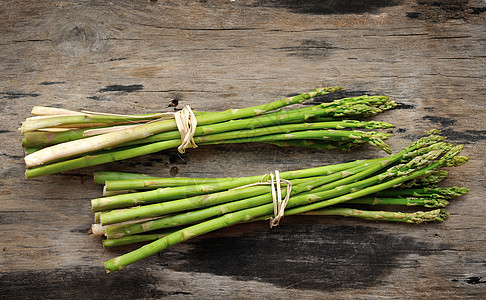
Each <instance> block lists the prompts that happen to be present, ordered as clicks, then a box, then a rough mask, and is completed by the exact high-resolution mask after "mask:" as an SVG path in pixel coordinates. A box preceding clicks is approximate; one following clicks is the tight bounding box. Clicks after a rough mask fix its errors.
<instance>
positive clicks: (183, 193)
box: [91, 159, 380, 212]
mask: <svg viewBox="0 0 486 300" xmlns="http://www.w3.org/2000/svg"><path fill="white" fill-rule="evenodd" d="M379 161H380V159H376V160H370V161H369V162H366V161H355V162H350V163H344V164H339V165H333V166H324V167H317V168H310V169H303V170H298V171H288V172H282V173H280V177H281V178H282V179H297V178H306V177H313V176H319V175H325V174H330V173H336V172H340V171H343V170H346V169H348V168H349V167H350V166H356V167H361V168H363V167H365V166H367V165H368V164H369V163H379ZM361 168H360V169H361ZM343 174H352V173H351V172H347V173H343ZM338 176H341V175H339V174H338ZM261 179H262V176H260V175H259V176H250V177H241V178H234V179H232V180H229V181H224V182H220V183H215V184H207V185H190V186H181V187H173V188H158V189H156V190H151V191H146V192H140V193H132V194H127V195H116V196H112V197H104V198H96V199H93V200H92V201H91V206H92V209H93V211H95V212H96V211H103V210H110V209H115V208H123V207H130V206H133V205H141V204H148V203H154V202H160V201H167V200H175V199H182V198H185V197H189V196H196V195H202V194H209V193H214V192H219V191H224V190H228V189H232V188H236V187H240V186H243V185H247V184H253V183H255V182H259V181H261ZM154 181H155V180H154ZM138 182H140V181H139V180H133V181H131V183H132V184H131V185H123V186H122V189H134V188H135V189H136V188H137V186H136V184H137V183H138ZM133 183H135V184H133ZM142 184H143V185H144V186H145V185H146V181H142ZM151 184H152V186H155V183H153V182H151Z"/></svg>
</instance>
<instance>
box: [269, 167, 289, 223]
mask: <svg viewBox="0 0 486 300" xmlns="http://www.w3.org/2000/svg"><path fill="white" fill-rule="evenodd" d="M269 183H270V185H271V186H272V199H273V215H274V217H273V218H270V228H272V227H274V226H278V224H279V222H280V219H282V218H283V216H284V212H285V208H286V207H287V204H288V203H289V199H290V193H291V192H292V183H291V182H290V181H289V180H286V179H281V178H280V172H279V171H278V170H275V173H274V174H273V173H270V181H269ZM281 183H284V184H286V185H287V192H286V193H285V198H284V199H283V200H282V190H281V188H280V184H281Z"/></svg>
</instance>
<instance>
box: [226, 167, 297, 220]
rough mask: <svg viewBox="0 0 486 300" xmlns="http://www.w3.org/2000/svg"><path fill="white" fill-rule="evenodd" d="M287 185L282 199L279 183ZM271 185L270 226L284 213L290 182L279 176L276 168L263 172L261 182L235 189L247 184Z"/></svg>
mask: <svg viewBox="0 0 486 300" xmlns="http://www.w3.org/2000/svg"><path fill="white" fill-rule="evenodd" d="M268 177H270V180H266V181H265V179H266V178H268ZM282 183H283V184H286V185H287V193H286V194H285V197H284V199H283V200H282V190H281V184H282ZM268 184H269V185H271V186H272V200H273V216H274V217H273V218H270V228H272V227H274V226H278V224H279V222H280V220H281V219H282V218H283V216H284V213H285V208H286V207H287V204H288V203H289V199H290V193H291V192H292V182H290V181H289V180H287V179H282V178H280V173H279V171H278V170H275V173H270V174H265V175H263V177H262V179H261V182H255V183H251V184H247V185H244V186H240V187H237V188H235V189H241V188H245V187H249V186H255V185H268Z"/></svg>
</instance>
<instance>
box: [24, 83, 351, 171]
mask: <svg viewBox="0 0 486 300" xmlns="http://www.w3.org/2000/svg"><path fill="white" fill-rule="evenodd" d="M339 89H342V88H340V87H338V88H336V87H333V88H322V89H316V90H314V91H311V92H308V93H303V94H300V95H298V96H295V97H289V98H283V99H281V100H278V101H274V102H271V103H268V104H263V105H258V106H254V107H249V108H243V109H230V110H227V111H224V112H217V113H211V114H204V115H200V116H199V117H197V118H196V119H197V122H198V124H200V125H206V124H213V123H218V122H224V121H229V120H233V119H238V118H247V117H251V116H258V115H261V114H263V113H265V112H267V111H270V110H274V109H278V108H280V107H283V106H287V105H291V104H296V103H301V102H303V101H305V100H307V99H310V98H312V97H316V96H319V95H323V94H327V93H330V92H333V91H336V90H339ZM67 117H72V116H66V118H67ZM75 117H77V116H75ZM176 129H177V126H176V122H175V121H174V120H173V119H170V120H163V121H156V122H152V123H146V124H142V125H139V126H136V127H131V128H127V129H124V130H120V131H116V132H110V133H106V134H102V135H98V136H92V137H88V138H84V139H81V140H73V141H69V142H66V143H63V144H58V145H53V146H51V147H48V148H44V149H42V150H39V151H37V152H34V153H32V154H29V155H27V156H26V157H25V158H24V160H25V162H26V165H27V167H33V166H38V165H41V164H44V163H46V162H49V161H51V160H54V159H58V158H62V157H69V156H72V155H76V154H79V153H84V152H91V151H95V150H100V149H103V148H108V147H113V146H116V145H117V144H121V143H126V142H130V141H133V140H137V139H142V138H145V137H148V136H151V135H153V134H156V133H160V132H165V131H170V130H176Z"/></svg>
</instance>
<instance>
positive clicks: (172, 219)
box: [106, 136, 449, 237]
mask: <svg viewBox="0 0 486 300" xmlns="http://www.w3.org/2000/svg"><path fill="white" fill-rule="evenodd" d="M436 140H440V137H436V136H431V137H427V138H424V139H422V140H420V141H419V142H417V143H414V144H412V145H411V146H409V147H407V148H405V149H404V150H402V151H401V152H399V153H397V154H395V155H393V156H390V157H389V158H387V159H384V160H381V161H375V162H374V163H371V164H369V165H367V166H365V168H355V169H354V170H347V171H345V173H343V174H332V175H330V176H328V177H327V182H326V183H327V184H324V185H323V186H320V187H317V188H316V186H311V187H312V192H313V193H311V194H308V195H302V197H303V198H302V201H303V204H305V203H307V202H309V201H311V202H312V199H325V198H332V197H336V196H339V195H342V194H345V193H348V192H350V191H353V190H357V189H361V188H363V187H366V186H370V185H373V184H377V183H379V182H381V181H383V180H385V179H387V178H389V177H390V176H394V175H396V174H401V175H402V176H403V174H405V173H406V170H408V171H410V166H417V165H418V164H417V162H418V163H420V161H419V160H416V159H415V158H414V159H412V160H411V161H410V162H409V163H407V164H405V165H402V166H400V168H399V169H397V168H396V167H395V168H392V169H390V170H388V171H386V172H385V173H383V174H380V175H376V176H373V177H371V178H367V179H365V180H362V179H363V178H366V177H367V176H369V175H371V174H374V173H375V172H377V171H379V170H380V169H383V168H386V167H387V166H389V165H391V164H392V163H394V162H397V161H400V160H401V159H402V158H403V157H404V156H408V157H409V158H410V155H411V154H410V153H414V154H422V153H421V152H420V151H416V150H417V148H420V147H424V148H427V146H428V145H429V143H433V142H434V141H436ZM437 144H439V145H442V146H443V147H445V146H447V145H444V144H443V143H437ZM435 148H436V147H433V149H435ZM448 148H449V147H446V149H448ZM429 151H430V149H429ZM438 151H439V150H438V149H435V150H432V151H430V152H432V153H433V155H437V154H438V153H439V152H438ZM425 154H426V155H428V156H427V157H426V161H427V159H429V158H430V157H431V155H430V154H429V152H426V153H425ZM399 170H400V173H398V172H399ZM412 170H413V169H412ZM353 182H354V183H353ZM297 198H298V197H297ZM298 199H300V198H298ZM292 201H293V202H295V201H297V200H296V197H292ZM265 203H269V197H268V196H260V197H253V198H248V199H245V200H241V201H235V202H231V203H228V204H225V205H222V206H218V207H213V208H208V209H205V210H199V211H195V212H189V213H187V214H184V215H175V216H168V217H164V218H161V219H158V220H151V221H150V222H146V223H141V224H130V225H120V226H113V227H109V228H107V229H106V234H107V235H108V236H109V237H114V236H121V235H124V234H127V233H128V234H135V233H140V232H145V231H148V230H155V229H160V228H166V227H170V226H178V225H181V224H187V223H191V222H195V221H200V220H203V219H206V218H209V217H213V216H217V215H221V214H222V212H224V213H228V212H233V211H237V210H241V209H247V208H249V207H253V206H257V205H263V204H265ZM303 204H301V205H303Z"/></svg>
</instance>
